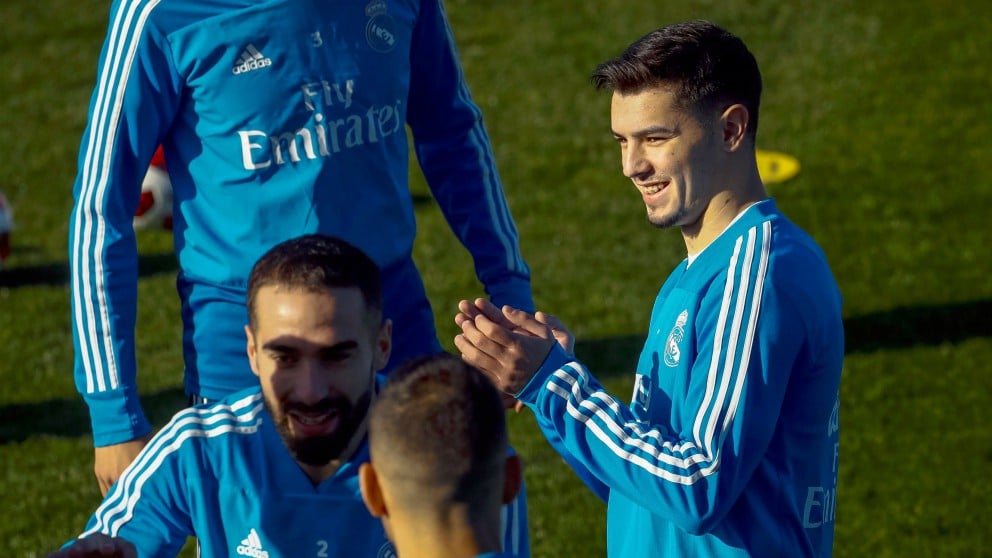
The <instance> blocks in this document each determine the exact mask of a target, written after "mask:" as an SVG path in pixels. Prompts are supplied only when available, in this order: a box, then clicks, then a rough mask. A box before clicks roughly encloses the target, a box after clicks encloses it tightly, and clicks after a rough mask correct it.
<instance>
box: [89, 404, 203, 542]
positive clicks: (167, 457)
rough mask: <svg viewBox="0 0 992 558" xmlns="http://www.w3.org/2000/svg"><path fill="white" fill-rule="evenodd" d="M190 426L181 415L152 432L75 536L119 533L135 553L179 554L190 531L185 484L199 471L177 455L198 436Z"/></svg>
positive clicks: (184, 416) (187, 419)
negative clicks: (190, 468)
mask: <svg viewBox="0 0 992 558" xmlns="http://www.w3.org/2000/svg"><path fill="white" fill-rule="evenodd" d="M192 425H193V422H192V421H191V419H190V418H189V413H186V415H182V414H181V415H177V416H176V418H175V419H173V421H172V422H170V423H169V424H168V425H166V426H165V427H164V428H163V429H162V431H161V432H159V433H158V434H156V435H155V437H154V438H152V440H151V442H149V444H148V445H147V446H146V447H145V449H144V450H142V452H141V453H139V454H138V457H137V458H136V459H135V460H134V462H133V463H132V464H131V465H130V466H129V467H128V468H127V469H125V470H124V473H123V474H122V475H121V477H120V479H118V481H117V482H116V483H114V486H113V487H111V489H110V492H108V493H107V497H106V498H105V499H104V500H103V502H102V503H101V504H100V507H99V508H97V510H96V513H94V514H93V517H91V518H90V520H89V522H88V523H87V525H86V530H85V531H84V532H83V533H82V534H81V535H80V536H79V537H80V538H83V537H86V536H88V535H91V534H94V533H102V534H104V535H107V536H110V537H121V538H124V539H126V540H128V541H130V542H131V543H132V544H134V546H135V547H136V548H137V550H138V556H176V555H178V554H179V551H180V550H181V549H182V547H183V545H184V544H185V543H186V539H187V537H190V536H193V534H194V533H193V527H192V521H191V519H190V506H189V503H188V494H189V490H188V489H187V487H186V484H185V482H186V479H190V478H198V477H199V472H198V471H190V470H189V467H187V466H185V465H184V461H183V454H182V451H183V444H189V443H190V441H189V438H190V437H191V436H195V435H197V434H202V430H200V429H197V428H191V426H192ZM187 449H188V448H187ZM190 454H192V452H190Z"/></svg>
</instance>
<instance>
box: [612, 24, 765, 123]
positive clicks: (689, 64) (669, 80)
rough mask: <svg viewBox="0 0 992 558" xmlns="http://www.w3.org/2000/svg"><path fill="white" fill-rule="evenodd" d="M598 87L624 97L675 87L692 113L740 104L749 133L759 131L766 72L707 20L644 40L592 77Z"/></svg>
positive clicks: (672, 27)
mask: <svg viewBox="0 0 992 558" xmlns="http://www.w3.org/2000/svg"><path fill="white" fill-rule="evenodd" d="M592 82H593V85H595V86H596V89H601V90H602V89H609V90H612V91H615V92H618V93H621V94H624V95H627V94H636V93H640V92H641V91H643V90H644V89H646V88H649V87H656V86H668V87H673V91H674V93H675V95H676V98H677V99H678V100H679V103H680V104H681V106H682V107H683V108H686V109H689V110H696V111H699V110H704V111H708V110H721V111H722V110H723V109H725V108H726V107H728V106H730V105H732V104H735V103H740V104H742V105H744V107H745V108H747V111H748V113H749V115H750V123H749V125H748V135H750V136H751V138H752V139H754V137H755V134H756V133H757V131H758V105H759V104H760V103H761V72H760V71H759V70H758V62H757V61H756V60H755V58H754V55H753V54H751V51H749V50H748V49H747V46H745V44H744V41H742V40H741V39H740V38H739V37H737V36H735V35H733V34H731V33H730V32H729V31H727V30H726V29H723V28H722V27H720V26H718V25H716V24H713V23H710V22H708V21H702V20H694V21H686V22H682V23H675V24H672V25H667V26H665V27H662V28H660V29H656V30H654V31H652V32H650V33H648V34H647V35H645V36H643V37H641V38H640V39H638V40H637V41H636V42H634V43H633V44H631V45H630V46H629V47H627V50H625V51H624V52H623V54H621V55H620V56H619V57H617V58H614V59H613V60H608V61H606V62H603V63H602V64H600V65H599V66H598V67H597V68H596V70H595V71H594V72H593V74H592Z"/></svg>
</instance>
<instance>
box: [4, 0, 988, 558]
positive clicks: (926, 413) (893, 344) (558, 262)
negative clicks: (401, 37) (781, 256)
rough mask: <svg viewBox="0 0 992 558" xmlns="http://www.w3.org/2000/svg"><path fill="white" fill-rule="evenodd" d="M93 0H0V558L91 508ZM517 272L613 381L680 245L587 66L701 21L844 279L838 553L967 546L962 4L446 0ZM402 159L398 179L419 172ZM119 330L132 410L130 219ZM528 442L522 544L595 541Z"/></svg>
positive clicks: (164, 378)
mask: <svg viewBox="0 0 992 558" xmlns="http://www.w3.org/2000/svg"><path fill="white" fill-rule="evenodd" d="M107 5H108V2H106V0H76V1H73V2H70V1H69V0H49V1H47V2H30V1H28V0H8V1H6V2H2V3H0V21H3V22H4V23H5V24H4V31H3V33H2V34H0V51H2V52H3V53H4V54H5V56H4V60H5V65H4V76H3V78H0V129H2V130H3V134H0V169H3V171H2V173H0V190H2V191H3V192H5V193H6V195H7V197H8V198H9V199H10V201H11V202H12V203H13V205H14V207H15V209H16V211H17V213H16V220H17V223H18V228H17V230H16V231H15V235H14V238H13V242H14V254H13V256H12V257H11V259H10V260H8V262H7V263H8V270H7V271H4V272H2V273H0V381H2V382H3V389H2V390H0V463H2V464H3V466H2V468H0V494H2V505H0V555H3V556H34V555H44V554H45V553H47V552H48V551H50V550H51V549H53V548H55V547H57V546H58V545H59V544H61V542H63V541H64V540H66V539H68V538H70V537H71V536H73V535H74V534H75V533H77V532H78V531H79V530H80V528H81V527H82V526H83V524H84V522H85V521H86V518H87V517H88V515H89V513H91V512H92V510H93V509H94V508H95V506H96V505H97V503H98V492H97V488H96V483H95V482H94V480H93V478H92V474H91V472H90V470H91V467H92V451H91V439H90V437H89V435H88V419H87V415H86V411H85V408H84V407H83V405H82V403H81V402H80V399H79V396H78V395H77V394H76V393H75V389H74V387H73V383H72V374H71V367H72V348H71V329H70V324H69V306H68V289H67V284H66V280H65V278H66V275H65V255H66V221H67V216H68V214H69V210H70V207H71V195H70V192H71V184H72V179H73V176H74V173H75V161H76V151H77V149H78V143H79V137H80V134H81V133H82V128H83V125H84V123H85V117H86V114H85V111H86V106H87V102H88V99H89V95H90V91H91V88H92V85H93V80H94V77H95V60H96V56H97V53H98V50H99V48H100V45H101V41H102V39H103V32H104V26H105V23H106V22H105V19H106V13H107ZM447 5H448V12H449V15H450V17H451V19H452V26H453V28H454V30H455V33H456V35H457V38H458V40H459V47H460V50H461V54H462V58H463V61H464V64H465V71H466V74H467V76H468V79H469V83H470V85H471V86H472V89H473V93H474V95H475V98H476V100H477V101H478V103H479V104H480V105H481V106H482V108H483V110H484V111H485V114H486V122H487V125H488V128H489V132H490V135H491V138H492V141H493V147H494V150H495V152H496V156H497V159H498V161H499V163H500V169H501V172H502V176H503V179H504V183H505V189H506V193H507V197H508V199H509V201H510V204H511V206H512V208H513V210H514V214H515V216H516V220H517V224H518V227H519V229H520V233H521V242H522V245H523V250H524V253H525V256H526V257H527V259H528V262H529V263H530V265H531V268H532V270H533V275H534V293H535V298H536V301H537V303H538V305H539V306H540V307H541V308H543V309H546V310H547V311H549V312H553V313H555V314H557V315H559V316H561V317H562V318H563V319H564V320H565V322H566V323H567V324H568V325H569V326H570V327H571V328H572V329H573V330H574V332H575V333H576V334H577V335H578V337H579V340H580V344H579V347H578V350H579V354H580V356H582V357H583V358H584V359H585V360H587V361H588V362H589V363H590V364H591V368H592V370H593V371H594V373H596V374H597V375H599V376H600V377H602V378H605V379H606V383H607V385H608V386H609V388H610V389H611V390H613V391H614V393H616V394H618V395H619V396H620V397H624V398H625V397H627V396H628V394H629V393H630V381H631V379H630V374H629V372H630V370H631V368H632V366H633V363H634V360H635V359H636V355H637V352H638V350H639V347H638V344H639V342H640V341H641V339H642V337H641V336H642V332H643V331H645V329H646V323H647V319H648V314H649V311H650V306H651V303H652V301H653V299H654V295H655V293H656V291H657V288H658V287H659V286H660V284H661V282H662V280H663V279H664V278H665V276H666V275H667V274H668V272H669V270H670V269H671V268H672V266H673V265H675V264H676V263H677V262H678V261H679V260H680V259H681V258H682V257H683V255H684V247H683V246H682V244H681V239H680V237H679V235H678V233H677V232H674V231H668V232H658V231H656V230H654V229H653V228H652V227H650V226H648V225H646V223H645V219H644V216H643V212H644V210H643V207H642V206H641V202H640V200H639V199H638V196H637V195H636V194H634V192H633V190H632V189H631V187H630V186H629V184H628V183H627V181H626V180H625V179H624V178H623V177H622V176H621V174H620V172H619V171H620V167H619V158H618V156H617V153H616V148H615V146H614V144H613V142H612V140H611V138H610V134H609V115H608V104H609V99H608V96H604V95H603V94H598V93H596V92H594V91H592V89H591V87H590V86H589V84H588V79H587V76H588V74H589V72H590V70H591V69H592V68H593V67H594V66H595V65H596V64H597V63H599V62H601V61H602V60H604V59H605V58H607V57H611V56H613V55H615V54H618V53H619V52H620V51H621V50H622V49H623V47H624V46H626V45H627V44H628V43H629V42H630V41H632V40H633V39H635V38H637V37H639V36H640V35H642V34H644V33H646V32H648V31H650V30H651V29H653V28H654V27H656V26H658V25H660V24H663V23H666V22H671V21H676V20H680V19H687V18H697V17H700V18H708V19H712V20H714V21H716V22H718V23H721V24H723V25H725V26H727V27H728V28H730V29H731V30H732V31H734V32H735V33H737V34H739V35H741V36H742V37H743V38H744V39H745V41H746V42H748V44H749V45H750V46H751V48H752V50H753V51H754V53H755V55H756V56H757V58H758V60H759V62H760V63H761V66H762V69H763V75H764V80H765V94H764V98H763V102H762V113H761V129H760V131H759V135H758V139H759V141H758V143H759V146H761V147H764V148H766V149H776V150H782V151H786V152H788V153H791V154H793V155H795V156H797V157H798V158H799V159H800V161H801V162H802V165H803V168H802V172H801V173H800V175H799V176H798V177H797V178H795V179H794V180H792V181H790V182H788V183H786V184H781V185H776V186H774V187H772V188H771V192H772V194H773V195H774V196H775V197H776V198H777V200H778V203H779V206H780V207H781V208H782V209H783V210H784V211H785V212H786V213H787V214H789V215H790V216H791V217H792V218H793V220H795V221H796V222H797V223H799V224H800V225H801V226H803V227H805V228H806V229H807V230H808V231H809V232H810V233H812V234H813V236H814V237H815V238H817V240H818V241H819V242H820V243H821V245H822V246H823V248H824V250H825V251H826V253H827V256H828V258H829V259H830V262H831V264H832V266H833V269H834V272H835V275H836V277H837V280H838V282H839V283H840V286H841V290H842V292H843V294H844V297H845V314H844V315H845V322H846V325H847V331H848V356H847V360H846V364H845V371H844V379H843V384H842V395H841V397H842V399H841V404H842V418H841V421H842V424H843V428H842V431H841V432H842V450H841V451H842V458H841V478H840V488H839V502H838V512H837V524H836V544H835V548H836V555H837V556H872V557H876V556H879V557H885V556H981V555H990V554H992V551H990V550H989V548H988V545H987V544H985V543H984V541H983V540H982V539H983V537H981V535H980V533H981V532H983V528H984V519H985V516H986V515H987V514H988V510H989V502H990V501H992V489H990V488H989V483H988V482H986V481H985V479H984V475H985V474H986V473H987V472H988V471H990V470H992V433H990V431H989V429H987V428H985V422H986V420H987V418H988V416H989V415H988V409H989V408H990V406H992V395H990V391H992V390H990V387H992V384H990V382H989V380H988V379H987V374H988V372H989V370H990V364H989V363H990V362H992V317H990V316H992V281H990V280H989V278H988V274H989V272H990V270H992V256H990V255H989V253H990V251H989V247H988V244H989V241H990V236H989V231H990V228H989V223H988V219H989V208H990V207H992V183H990V182H992V181H990V179H989V178H988V172H987V165H986V164H985V161H987V160H988V156H989V155H988V154H989V153H992V135H990V134H989V133H988V114H990V113H992V100H990V97H989V95H988V91H989V86H990V85H992V83H990V80H989V72H988V61H987V53H988V52H990V51H992V34H989V33H988V22H989V11H988V8H987V6H985V4H984V3H981V2H977V1H970V2H948V1H943V0H931V1H927V2H923V1H917V2H912V1H911V2H906V3H898V4H895V3H864V2H855V1H853V0H848V1H838V2H793V3H783V2H775V1H772V0H759V1H758V2H745V1H744V0H729V1H727V2H720V3H714V2H708V1H704V0H689V1H686V2H641V3H630V2H620V1H619V0H601V1H599V2H595V3H565V2H561V1H557V0H546V1H543V2H525V1H523V0H507V1H505V2H498V3H496V2H470V1H468V0H449V1H448V4H447ZM414 173H415V175H416V176H418V179H417V180H415V181H414V184H413V186H412V189H413V191H414V193H416V194H420V195H424V194H426V192H427V190H426V186H424V184H423V182H422V181H421V180H420V179H419V174H417V173H416V170H415V169H414ZM418 217H419V223H420V236H419V239H418V243H417V246H416V257H417V260H418V263H419V264H420V266H421V268H422V270H423V272H424V276H425V279H426V282H427V286H428V291H429V294H430V295H431V297H432V300H433V301H434V302H435V308H436V310H437V316H438V318H437V319H438V326H439V329H440V331H441V334H442V340H443V342H444V343H445V344H446V345H447V346H448V347H449V348H450V347H451V346H452V345H451V342H450V339H451V337H452V335H454V332H455V327H454V325H453V323H452V322H451V315H452V313H453V311H454V307H455V304H456V302H457V301H458V300H459V299H461V298H464V297H471V296H475V295H477V294H478V293H479V287H478V285H477V283H476V281H475V279H474V274H473V272H472V267H471V261H470V258H469V256H468V254H467V253H466V252H465V250H464V249H462V248H461V247H460V246H459V245H458V243H457V241H456V240H455V239H454V238H453V237H452V235H451V233H450V231H448V229H447V227H446V225H445V224H444V221H443V218H442V217H441V216H440V213H439V212H438V211H437V208H436V206H434V205H433V204H432V203H428V204H422V205H421V206H419V208H418ZM139 244H140V248H141V251H142V254H143V258H142V268H141V269H142V279H141V284H140V306H139V324H138V328H139V330H138V344H139V348H138V353H139V367H140V369H141V374H140V381H141V390H142V392H143V393H144V394H145V396H146V397H145V401H146V409H148V410H149V412H150V414H151V416H152V417H153V420H155V421H156V423H157V424H162V423H163V422H164V421H165V420H166V419H167V418H168V416H170V414H171V413H172V412H173V411H174V410H175V409H177V408H178V406H179V405H181V399H182V397H181V387H180V386H181V378H180V374H181V370H182V366H181V362H180V354H179V353H180V351H179V334H180V328H179V313H178V302H177V299H176V295H175V289H174V275H175V267H174V264H173V262H172V259H171V256H169V250H170V247H171V241H170V238H169V235H168V234H166V233H159V232H145V233H143V234H141V235H140V238H139ZM510 423H511V429H512V432H511V435H512V439H513V442H514V444H515V446H516V447H517V449H518V450H519V452H520V453H521V454H522V455H523V456H524V458H525V461H526V463H527V472H526V480H527V486H528V491H529V501H530V517H531V537H532V542H533V546H534V554H535V556H537V557H556V556H602V555H603V554H604V549H605V532H604V526H605V507H604V506H603V505H602V504H600V503H599V502H598V501H597V500H596V499H595V498H594V497H592V496H591V495H590V494H589V492H588V491H586V490H585V489H584V487H583V486H582V485H581V483H580V482H579V481H578V480H577V478H576V477H575V475H574V474H572V473H571V472H570V471H569V470H568V468H567V467H566V466H565V465H564V464H563V463H562V461H561V459H560V458H559V457H558V456H557V455H556V454H554V452H553V451H552V450H550V448H549V447H548V446H547V444H546V443H545V442H544V441H543V439H542V438H541V436H540V434H539V433H538V432H537V430H536V427H535V425H534V423H533V418H532V417H531V416H529V415H528V414H527V413H524V414H521V415H516V416H512V417H511V421H510Z"/></svg>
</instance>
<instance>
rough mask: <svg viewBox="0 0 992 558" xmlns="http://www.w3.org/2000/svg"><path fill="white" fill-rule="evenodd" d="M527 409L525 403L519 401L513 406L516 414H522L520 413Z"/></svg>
mask: <svg viewBox="0 0 992 558" xmlns="http://www.w3.org/2000/svg"><path fill="white" fill-rule="evenodd" d="M526 407H527V406H526V405H524V402H523V401H517V403H516V404H515V405H514V406H513V412H515V413H517V414H520V411H523V410H524V408H526Z"/></svg>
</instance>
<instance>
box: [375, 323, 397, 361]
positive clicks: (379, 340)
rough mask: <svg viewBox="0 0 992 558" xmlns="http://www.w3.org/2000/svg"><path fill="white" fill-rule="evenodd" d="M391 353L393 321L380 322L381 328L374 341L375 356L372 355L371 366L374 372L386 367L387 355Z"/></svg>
mask: <svg viewBox="0 0 992 558" xmlns="http://www.w3.org/2000/svg"><path fill="white" fill-rule="evenodd" d="M392 353H393V321H392V320H384V321H383V322H382V327H380V328H379V334H378V336H377V337H376V341H375V355H373V361H372V364H373V365H374V368H375V371H376V372H378V371H379V370H382V369H383V368H385V367H386V363H388V362H389V355H391V354H392Z"/></svg>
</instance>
